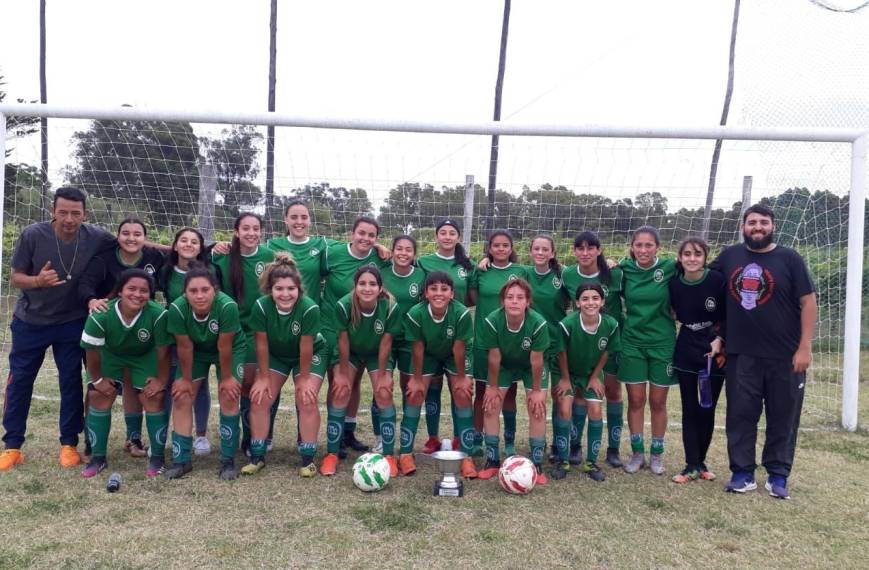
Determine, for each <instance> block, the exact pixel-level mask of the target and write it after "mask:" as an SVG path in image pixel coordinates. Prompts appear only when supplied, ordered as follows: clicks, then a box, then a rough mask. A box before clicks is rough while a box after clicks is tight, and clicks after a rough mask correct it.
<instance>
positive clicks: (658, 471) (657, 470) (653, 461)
mask: <svg viewBox="0 0 869 570" xmlns="http://www.w3.org/2000/svg"><path fill="white" fill-rule="evenodd" d="M649 470H650V471H651V472H652V473H654V474H655V475H663V474H664V471H665V469H664V454H663V453H652V454H650V455H649Z"/></svg>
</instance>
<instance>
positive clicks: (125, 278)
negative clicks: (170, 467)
mask: <svg viewBox="0 0 869 570" xmlns="http://www.w3.org/2000/svg"><path fill="white" fill-rule="evenodd" d="M116 291H117V298H116V299H112V300H110V301H109V303H108V307H107V310H106V311H105V312H102V313H91V314H90V316H89V317H88V319H87V322H86V323H85V327H84V331H83V332H82V335H81V347H82V348H83V349H85V350H86V351H87V353H86V354H87V373H88V387H87V389H88V394H89V397H90V399H89V403H90V407H89V408H88V415H87V422H86V429H87V436H88V440H89V441H90V444H91V448H92V450H93V455H92V456H91V461H90V463H88V465H87V467H85V468H84V470H83V471H82V472H81V474H82V477H93V476H94V475H96V474H98V473H99V472H100V471H102V470H103V469H105V468H106V466H107V465H108V463H107V461H106V443H107V441H108V438H109V429H110V427H111V425H112V404H113V403H114V401H115V397H116V396H117V395H118V392H119V391H120V390H121V387H122V386H123V383H124V380H125V379H129V380H130V381H131V382H132V386H133V389H135V391H136V393H137V394H138V396H139V401H140V402H141V403H142V407H143V408H144V410H145V422H146V425H147V428H148V437H149V438H150V440H151V451H150V455H151V459H150V461H149V463H148V469H147V470H146V472H145V474H146V475H147V476H148V477H156V476H157V475H159V474H160V473H162V471H163V449H164V448H165V446H166V426H167V424H168V422H169V417H168V414H167V413H166V411H165V410H164V408H163V390H164V389H165V387H166V382H167V380H168V375H169V350H168V345H170V344H172V338H171V337H170V336H169V335H168V334H167V332H166V310H165V309H163V307H161V306H160V305H159V304H157V303H155V302H154V301H151V295H153V293H154V279H153V278H152V277H151V276H150V275H149V274H148V273H147V272H146V271H144V270H142V269H128V270H126V271H124V272H123V273H122V274H121V275H120V278H119V279H118V283H117V285H116Z"/></svg>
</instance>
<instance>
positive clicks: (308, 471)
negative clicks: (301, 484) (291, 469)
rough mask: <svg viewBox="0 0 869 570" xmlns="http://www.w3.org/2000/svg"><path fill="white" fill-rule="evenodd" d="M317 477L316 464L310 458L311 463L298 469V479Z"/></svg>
mask: <svg viewBox="0 0 869 570" xmlns="http://www.w3.org/2000/svg"><path fill="white" fill-rule="evenodd" d="M316 476H317V463H316V462H315V461H314V459H313V458H311V462H310V463H308V464H307V465H302V466H301V467H299V477H305V478H309V477H316Z"/></svg>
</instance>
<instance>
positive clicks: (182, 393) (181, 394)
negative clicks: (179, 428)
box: [172, 378, 193, 403]
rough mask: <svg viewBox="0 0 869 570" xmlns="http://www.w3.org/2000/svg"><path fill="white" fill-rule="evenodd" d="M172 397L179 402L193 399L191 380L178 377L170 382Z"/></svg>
mask: <svg viewBox="0 0 869 570" xmlns="http://www.w3.org/2000/svg"><path fill="white" fill-rule="evenodd" d="M172 399H173V400H176V401H177V402H179V403H187V402H189V401H190V400H192V399H193V382H192V381H190V380H187V379H186V378H179V379H177V380H175V383H174V384H172Z"/></svg>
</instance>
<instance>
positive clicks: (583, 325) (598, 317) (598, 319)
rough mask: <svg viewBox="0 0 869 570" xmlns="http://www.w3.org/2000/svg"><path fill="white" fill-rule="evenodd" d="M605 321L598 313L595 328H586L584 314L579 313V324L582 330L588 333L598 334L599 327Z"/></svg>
mask: <svg viewBox="0 0 869 570" xmlns="http://www.w3.org/2000/svg"><path fill="white" fill-rule="evenodd" d="M602 321H603V316H602V315H600V314H598V316H597V324H596V325H595V326H594V330H592V329H587V328H585V323H584V322H582V314H580V315H579V326H581V327H582V330H583V331H585V332H586V333H588V334H597V329H599V328H600V323H601V322H602Z"/></svg>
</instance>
